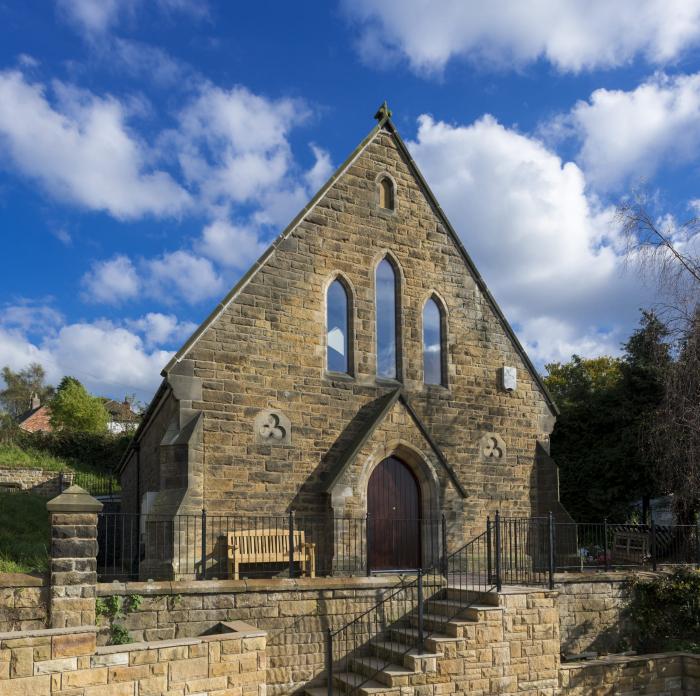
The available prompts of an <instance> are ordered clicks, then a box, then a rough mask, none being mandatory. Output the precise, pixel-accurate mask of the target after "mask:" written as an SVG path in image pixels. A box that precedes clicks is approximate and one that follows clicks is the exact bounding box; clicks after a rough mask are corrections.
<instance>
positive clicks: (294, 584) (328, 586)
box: [97, 575, 415, 597]
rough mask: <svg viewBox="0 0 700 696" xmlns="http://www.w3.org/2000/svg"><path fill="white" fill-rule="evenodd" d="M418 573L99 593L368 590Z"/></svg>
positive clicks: (103, 587)
mask: <svg viewBox="0 0 700 696" xmlns="http://www.w3.org/2000/svg"><path fill="white" fill-rule="evenodd" d="M413 578H415V575H381V576H373V577H356V578H332V577H331V578H267V579H256V580H173V581H169V580H165V581H158V582H116V581H115V582H101V583H98V584H97V596H98V597H109V596H111V595H115V594H119V595H121V594H140V595H186V594H222V593H223V594H233V593H238V592H291V591H295V590H296V591H300V590H306V591H316V590H368V589H370V590H371V589H382V588H387V587H395V586H396V585H397V584H398V583H399V582H401V580H402V579H405V580H412V579H413Z"/></svg>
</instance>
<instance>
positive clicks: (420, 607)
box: [418, 569, 425, 650]
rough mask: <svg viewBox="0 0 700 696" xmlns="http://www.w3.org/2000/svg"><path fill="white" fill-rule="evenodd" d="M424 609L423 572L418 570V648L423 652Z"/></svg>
mask: <svg viewBox="0 0 700 696" xmlns="http://www.w3.org/2000/svg"><path fill="white" fill-rule="evenodd" d="M423 614H424V607H423V571H422V570H421V569H418V647H419V648H420V649H421V650H423V648H424V647H425V635H424V632H423V629H424V626H423V623H424V617H423Z"/></svg>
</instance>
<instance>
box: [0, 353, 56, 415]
mask: <svg viewBox="0 0 700 696" xmlns="http://www.w3.org/2000/svg"><path fill="white" fill-rule="evenodd" d="M2 378H3V380H4V382H5V388H4V389H3V390H2V391H0V408H2V409H4V410H5V411H7V413H9V414H10V415H11V416H13V417H17V416H19V415H21V414H22V413H24V412H25V411H28V410H29V408H30V406H31V400H32V396H33V395H36V396H38V397H39V400H40V401H41V403H42V404H43V403H46V402H47V401H49V400H50V399H51V397H52V396H53V392H54V388H53V387H51V386H49V385H47V384H46V371H45V370H44V368H43V367H42V366H41V365H39V363H31V364H30V365H28V366H27V367H25V368H24V369H23V370H19V372H14V371H13V370H11V369H10V368H9V367H8V366H5V367H3V368H2Z"/></svg>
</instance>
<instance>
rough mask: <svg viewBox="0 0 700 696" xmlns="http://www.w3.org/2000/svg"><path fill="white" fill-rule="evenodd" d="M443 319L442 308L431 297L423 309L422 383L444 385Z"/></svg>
mask: <svg viewBox="0 0 700 696" xmlns="http://www.w3.org/2000/svg"><path fill="white" fill-rule="evenodd" d="M444 324H445V317H444V312H443V309H442V306H441V305H440V304H439V303H438V302H437V300H436V299H435V298H434V297H431V298H430V299H429V300H428V301H427V302H426V303H425V307H424V308H423V381H424V382H425V383H426V384H442V385H444V384H445V362H446V361H445V337H444Z"/></svg>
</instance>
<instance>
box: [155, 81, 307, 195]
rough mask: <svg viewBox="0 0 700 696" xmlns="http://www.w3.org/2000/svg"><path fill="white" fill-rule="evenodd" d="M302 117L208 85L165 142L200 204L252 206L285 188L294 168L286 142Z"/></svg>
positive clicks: (293, 105) (300, 110) (290, 103)
mask: <svg viewBox="0 0 700 696" xmlns="http://www.w3.org/2000/svg"><path fill="white" fill-rule="evenodd" d="M307 115H308V112H307V109H306V107H305V105H304V104H303V103H302V102H300V101H296V100H292V99H279V100H270V99H266V98H264V97H260V96H258V95H256V94H253V93H252V92H250V91H249V90H247V89H246V88H245V87H241V86H237V87H234V88H233V89H230V90H224V89H221V88H219V87H216V86H214V85H211V84H207V85H205V86H204V87H203V88H202V89H201V91H200V93H199V94H198V96H197V97H196V98H195V99H194V100H192V102H190V103H189V104H188V105H187V106H186V107H185V108H184V109H183V110H182V112H181V114H180V118H179V127H178V129H177V131H171V132H170V133H168V134H166V136H165V138H164V139H165V141H166V143H169V144H171V145H174V147H175V148H176V151H177V153H178V157H179V161H180V166H181V168H182V171H183V173H184V176H185V179H186V180H187V181H188V182H189V184H190V185H191V186H193V187H195V188H196V189H197V190H198V191H199V192H200V194H201V197H202V199H203V201H204V202H205V204H208V205H210V206H220V205H224V206H225V205H228V204H230V203H231V202H234V203H249V202H256V201H259V200H260V199H261V198H262V197H263V195H264V194H265V193H266V192H268V191H270V190H274V189H276V188H279V187H280V186H282V185H284V182H285V177H286V176H287V175H288V173H289V171H290V168H291V166H292V164H293V159H292V154H291V148H290V146H289V142H288V139H287V138H288V135H289V132H290V130H291V129H292V128H293V127H294V126H295V125H298V124H299V123H301V122H303V121H304V120H305V119H306V117H307Z"/></svg>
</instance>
